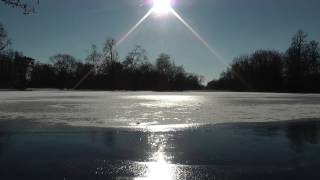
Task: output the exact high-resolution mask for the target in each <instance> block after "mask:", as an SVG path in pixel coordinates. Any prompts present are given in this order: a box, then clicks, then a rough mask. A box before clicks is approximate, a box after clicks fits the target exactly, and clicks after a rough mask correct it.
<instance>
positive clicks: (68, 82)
mask: <svg viewBox="0 0 320 180" xmlns="http://www.w3.org/2000/svg"><path fill="white" fill-rule="evenodd" d="M50 61H51V63H52V64H53V68H54V71H55V74H56V76H57V81H58V84H59V88H62V89H63V88H71V87H72V84H73V85H74V83H75V81H74V79H75V76H74V75H75V72H76V70H77V60H76V59H75V58H74V57H73V56H71V55H68V54H57V55H54V56H52V57H50Z"/></svg>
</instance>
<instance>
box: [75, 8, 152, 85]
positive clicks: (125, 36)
mask: <svg viewBox="0 0 320 180" xmlns="http://www.w3.org/2000/svg"><path fill="white" fill-rule="evenodd" d="M153 11H154V8H151V9H150V10H149V11H148V12H147V13H146V14H145V15H144V16H143V17H142V18H141V19H140V20H139V21H138V22H137V23H136V24H135V25H134V26H133V27H132V28H131V29H130V30H129V31H128V32H127V33H126V34H125V35H124V36H122V38H121V39H120V40H119V41H118V42H117V43H116V44H115V47H114V48H116V47H118V46H119V45H120V44H122V43H123V42H124V41H125V40H126V39H127V38H128V37H129V36H130V35H131V34H132V33H133V32H134V31H135V30H136V29H137V28H138V27H139V26H140V25H141V24H142V23H143V22H144V21H145V20H146V19H147V18H148V17H149V16H150V15H151V14H152V13H153ZM104 58H105V57H104V56H102V57H101V58H100V59H99V60H98V62H97V63H96V64H94V67H93V68H92V69H91V70H90V71H89V72H88V73H87V74H86V75H84V76H83V78H82V79H81V80H80V81H79V82H78V83H77V84H76V85H75V86H74V87H73V88H72V89H77V88H78V87H79V86H80V85H81V84H82V83H83V81H85V80H86V79H87V78H88V77H89V75H90V74H91V73H92V72H93V70H94V69H95V68H97V67H99V66H100V65H101V63H102V62H103V59H104Z"/></svg>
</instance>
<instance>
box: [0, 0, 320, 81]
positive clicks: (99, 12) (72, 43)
mask: <svg viewBox="0 0 320 180" xmlns="http://www.w3.org/2000/svg"><path fill="white" fill-rule="evenodd" d="M150 8H151V6H150V4H147V3H145V2H144V0H40V5H39V6H38V7H36V11H37V14H34V15H29V16H24V15H23V14H22V13H21V11H20V10H18V9H13V8H10V7H8V6H5V5H4V4H3V3H2V2H0V22H1V23H3V24H4V25H5V27H6V29H7V30H8V32H9V36H10V38H11V40H12V42H13V45H12V48H13V49H16V50H19V51H22V52H23V53H24V54H25V55H27V56H30V57H33V58H35V59H36V60H39V61H41V62H48V60H49V57H50V56H52V55H54V54H56V53H68V54H71V55H73V56H75V57H76V58H78V59H82V60H83V59H84V58H85V57H86V55H87V54H88V52H89V50H90V47H91V44H96V45H98V46H99V47H102V43H103V42H104V41H105V39H106V38H109V37H113V38H116V39H120V38H121V37H122V36H123V35H124V34H125V33H126V32H127V31H128V30H129V29H130V28H131V27H132V26H133V25H134V24H135V23H136V22H137V21H138V20H139V19H140V18H141V17H142V16H144V14H145V13H147V11H148V10H149V9H150ZM174 9H176V10H177V11H178V13H179V14H180V15H181V16H182V17H183V18H184V19H185V20H186V21H187V22H188V23H189V24H191V25H192V27H194V29H195V30H196V31H197V32H199V34H201V35H202V36H203V38H204V39H205V40H206V41H207V42H208V43H209V44H210V45H211V46H212V48H213V49H215V50H216V51H217V52H218V53H219V54H220V55H221V56H222V57H223V58H222V59H220V60H218V58H217V57H215V56H213V55H212V54H211V53H210V51H208V50H207V49H206V47H205V46H204V45H203V44H202V43H201V42H199V41H198V40H197V38H195V37H194V36H193V34H192V33H191V32H190V31H189V30H187V29H186V27H185V26H184V25H183V24H182V23H181V22H179V21H178V20H177V18H175V17H174V16H170V15H168V16H166V17H156V16H153V15H152V16H150V18H148V19H147V20H146V21H145V22H144V23H143V24H142V25H141V26H140V27H139V28H138V29H137V30H136V31H135V32H134V33H133V34H132V35H131V36H130V37H129V38H128V39H127V40H126V41H125V42H124V43H123V44H121V45H120V46H119V48H118V51H119V54H120V58H121V59H123V58H125V56H126V54H127V53H128V52H129V51H130V50H131V49H133V48H134V46H135V45H141V46H142V47H143V48H145V49H146V50H147V52H148V56H149V58H150V61H151V62H154V60H155V59H156V57H157V56H158V55H159V54H160V53H162V52H164V53H167V54H169V55H170V56H171V57H172V59H173V60H174V61H175V63H176V64H179V65H180V64H181V65H183V66H184V67H185V68H186V69H187V70H188V71H191V72H195V73H197V74H200V75H204V76H206V78H207V80H210V79H212V78H216V77H218V76H219V74H220V73H221V72H222V71H223V70H224V69H225V68H226V65H227V64H229V63H230V62H231V61H232V59H233V58H234V57H235V56H238V55H242V54H247V53H251V52H253V51H254V50H257V49H275V50H280V51H284V50H286V48H287V47H288V46H289V43H290V40H291V37H292V35H293V34H294V33H295V32H296V31H297V30H299V29H302V30H304V31H305V32H307V33H308V34H309V39H310V40H317V41H319V40H320V23H319V21H320V11H319V9H320V1H319V0H176V3H175V6H174ZM221 61H224V62H221Z"/></svg>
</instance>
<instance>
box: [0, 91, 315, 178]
mask: <svg viewBox="0 0 320 180" xmlns="http://www.w3.org/2000/svg"><path fill="white" fill-rule="evenodd" d="M319 109H320V95H312V94H309V95H303V94H264V93H231V92H230V93H229V92H228V93H227V92H176V93H160V92H80V91H75V92H70V91H30V92H14V91H11V92H0V179H10V180H20V179H26V180H29V179H30V180H42V179H66V180H67V179H79V180H86V179H93V180H99V179H133V180H136V179H161V180H162V179H168V180H176V179H177V180H180V179H181V180H184V179H214V180H216V179H218V180H224V179H230V180H256V179H265V180H269V179H275V180H278V179H279V180H283V179H290V180H295V179H297V180H300V179H310V180H311V179H312V180H313V179H315V180H318V179H320V172H319V170H318V169H319V167H320V155H319V152H320V121H319V117H320V111H319Z"/></svg>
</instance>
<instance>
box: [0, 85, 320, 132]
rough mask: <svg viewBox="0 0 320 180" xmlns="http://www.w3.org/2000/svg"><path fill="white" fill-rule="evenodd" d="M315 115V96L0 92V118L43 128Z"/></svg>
mask: <svg viewBox="0 0 320 180" xmlns="http://www.w3.org/2000/svg"><path fill="white" fill-rule="evenodd" d="M319 117H320V95H312V94H308V95H304V94H266V93H233V92H172V93H162V92H79V91H75V92H70V91H31V92H14V91H11V92H0V120H15V119H26V120H32V121H35V122H40V123H46V124H67V125H72V126H94V127H132V126H133V127H142V128H146V127H147V128H153V127H157V126H159V125H160V127H161V125H170V127H183V126H192V125H199V124H201V125H203V124H217V123H230V122H268V121H281V120H292V119H304V118H319ZM168 127H169V126H168Z"/></svg>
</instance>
